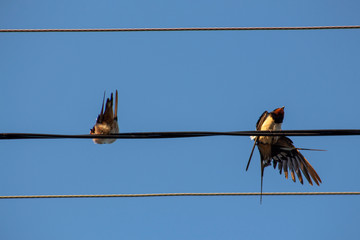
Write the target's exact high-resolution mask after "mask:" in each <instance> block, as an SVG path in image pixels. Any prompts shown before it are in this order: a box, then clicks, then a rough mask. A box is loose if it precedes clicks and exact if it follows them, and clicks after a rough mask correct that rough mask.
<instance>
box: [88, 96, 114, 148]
mask: <svg viewBox="0 0 360 240" xmlns="http://www.w3.org/2000/svg"><path fill="white" fill-rule="evenodd" d="M113 101H114V100H113V94H112V93H111V96H110V98H107V100H106V104H105V111H104V102H105V93H104V98H103V103H102V107H101V112H100V114H99V116H98V117H97V119H96V124H95V125H94V127H93V128H92V129H91V130H90V134H103V135H108V134H112V133H119V126H118V120H117V108H118V91H117V90H116V93H115V109H114V111H113ZM93 141H94V143H97V144H104V143H113V142H115V141H116V139H115V138H94V139H93Z"/></svg>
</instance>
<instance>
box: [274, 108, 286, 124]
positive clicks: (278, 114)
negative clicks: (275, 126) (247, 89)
mask: <svg viewBox="0 0 360 240" xmlns="http://www.w3.org/2000/svg"><path fill="white" fill-rule="evenodd" d="M284 108H285V107H281V108H277V109H275V110H274V111H272V112H271V115H272V117H273V118H274V121H275V123H282V122H283V120H284Z"/></svg>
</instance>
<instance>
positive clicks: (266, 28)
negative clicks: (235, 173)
mask: <svg viewBox="0 0 360 240" xmlns="http://www.w3.org/2000/svg"><path fill="white" fill-rule="evenodd" d="M359 28H360V25H347V26H304V27H184V28H87V29H85V28H82V29H0V33H1V32H3V33H4V32H13V33H14V32H18V33H19V32H23V33H24V32H169V31H171V32H173V31H259V30H267V31H269V30H329V29H359Z"/></svg>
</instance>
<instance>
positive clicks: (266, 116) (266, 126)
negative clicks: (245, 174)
mask: <svg viewBox="0 0 360 240" xmlns="http://www.w3.org/2000/svg"><path fill="white" fill-rule="evenodd" d="M284 108H285V107H281V108H276V109H275V110H274V111H272V112H270V113H269V112H268V111H265V112H263V114H262V115H261V116H260V118H259V120H258V121H257V123H256V131H280V130H281V125H282V122H283V120H284V114H285V112H284ZM250 138H251V139H252V140H254V145H253V147H252V150H251V154H250V158H249V161H248V164H247V166H246V171H247V170H248V168H249V165H250V161H251V158H252V155H253V153H254V149H255V146H256V144H257V143H258V142H259V141H260V142H262V143H267V144H271V143H275V142H276V141H277V140H278V138H279V137H278V136H256V137H255V136H251V137H250Z"/></svg>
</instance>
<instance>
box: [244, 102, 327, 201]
mask: <svg viewBox="0 0 360 240" xmlns="http://www.w3.org/2000/svg"><path fill="white" fill-rule="evenodd" d="M283 119H284V107H282V108H277V109H275V110H274V111H272V112H270V113H268V112H267V111H265V112H264V113H263V114H262V115H261V117H260V118H259V120H258V122H257V124H256V130H258V131H260V130H261V131H264V130H270V131H274V130H277V131H280V130H281V124H282V121H283ZM253 139H254V141H255V142H254V146H253V148H252V150H251V154H250V158H249V161H248V164H247V167H246V171H247V170H248V168H249V164H250V161H251V157H252V154H253V151H254V148H255V145H257V146H258V149H259V152H260V161H261V195H260V202H261V200H262V189H263V178H264V169H265V167H267V166H270V165H271V163H273V166H274V169H275V168H276V166H278V169H279V172H280V174H281V173H282V171H284V174H285V178H286V179H287V178H288V175H289V171H290V175H291V178H292V180H293V181H294V182H296V176H297V178H298V179H299V182H300V183H301V184H303V177H302V174H301V172H302V173H303V175H304V176H305V178H306V180H307V181H308V182H309V184H310V185H313V181H314V182H315V183H316V184H317V185H320V183H321V179H320V177H319V175H318V174H317V172H316V171H315V169H314V168H313V167H312V166H311V164H310V163H309V162H308V160H307V159H306V158H305V157H304V156H303V155H302V154H301V153H300V151H299V150H315V151H322V150H319V149H307V148H296V147H295V146H294V144H293V142H292V141H291V139H290V138H288V137H285V136H257V137H253ZM295 174H296V176H295Z"/></svg>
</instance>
